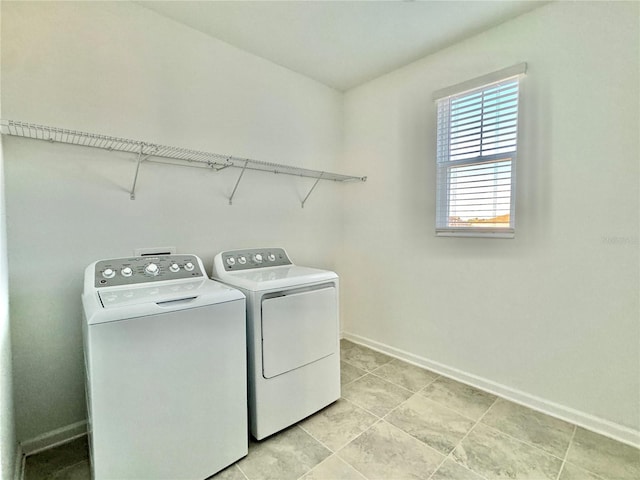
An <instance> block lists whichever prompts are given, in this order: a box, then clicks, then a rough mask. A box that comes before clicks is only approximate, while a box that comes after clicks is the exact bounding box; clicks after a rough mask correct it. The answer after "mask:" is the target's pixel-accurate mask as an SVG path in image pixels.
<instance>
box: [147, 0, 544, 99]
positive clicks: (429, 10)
mask: <svg viewBox="0 0 640 480" xmlns="http://www.w3.org/2000/svg"><path fill="white" fill-rule="evenodd" d="M137 3H139V4H140V5H142V6H144V7H146V8H148V9H150V10H153V11H155V12H157V13H159V14H161V15H164V16H165V17H168V18H171V19H173V20H176V21H178V22H180V23H182V24H184V25H187V26H189V27H192V28H194V29H196V30H199V31H200V32H202V33H205V34H206V35H209V36H211V37H214V38H217V39H219V40H222V41H224V42H226V43H229V44H231V45H234V46H235V47H238V48H240V49H242V50H245V51H247V52H250V53H253V54H255V55H258V56H260V57H263V58H265V59H267V60H270V61H272V62H274V63H277V64H278V65H281V66H283V67H286V68H288V69H290V70H293V71H295V72H298V73H300V74H302V75H305V76H307V77H310V78H313V79H315V80H317V81H319V82H321V83H324V84H326V85H328V86H330V87H333V88H335V89H338V90H342V91H344V90H348V89H350V88H352V87H355V86H357V85H360V84H362V83H364V82H366V81H368V80H371V79H373V78H376V77H378V76H380V75H383V74H385V73H387V72H390V71H392V70H395V69H397V68H399V67H401V66H403V65H406V64H408V63H411V62H413V61H415V60H418V59H419V58H421V57H424V56H426V55H429V54H431V53H434V52H436V51H438V50H441V49H443V48H445V47H447V46H449V45H452V44H454V43H456V42H458V41H460V40H463V39H465V38H468V37H470V36H472V35H475V34H477V33H479V32H481V31H483V30H486V29H488V28H490V27H493V26H495V25H498V24H500V23H502V22H505V21H506V20H509V19H511V18H514V17H516V16H518V15H522V14H523V13H526V12H528V11H530V10H533V9H534V8H537V7H539V6H541V5H544V4H545V3H548V2H545V1H511V0H502V1H451V0H450V1H433V0H432V1H302V0H300V1H140V2H137Z"/></svg>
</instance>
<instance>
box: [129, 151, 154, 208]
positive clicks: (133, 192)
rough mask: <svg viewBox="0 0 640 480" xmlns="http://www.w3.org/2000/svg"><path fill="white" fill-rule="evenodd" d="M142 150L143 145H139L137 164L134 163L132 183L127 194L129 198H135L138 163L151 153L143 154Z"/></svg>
mask: <svg viewBox="0 0 640 480" xmlns="http://www.w3.org/2000/svg"><path fill="white" fill-rule="evenodd" d="M143 150H144V145H140V152H139V153H138V164H137V165H136V174H135V176H134V177H133V185H132V186H131V193H130V195H129V198H130V199H131V200H135V199H136V183H138V172H139V171H140V164H141V163H142V162H144V161H145V160H146V159H147V158H149V157H150V156H151V154H148V155H144V156H143Z"/></svg>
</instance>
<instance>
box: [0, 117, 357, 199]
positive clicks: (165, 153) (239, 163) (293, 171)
mask: <svg viewBox="0 0 640 480" xmlns="http://www.w3.org/2000/svg"><path fill="white" fill-rule="evenodd" d="M0 130H1V132H2V134H3V135H12V136H16V137H24V138H32V139H36V140H44V141H49V142H59V143H67V144H71V145H80V146H84V147H93V148H100V149H103V150H110V151H118V152H129V153H134V154H136V155H137V156H138V161H137V164H136V173H135V177H134V182H133V186H132V189H131V194H130V195H131V199H132V200H133V199H134V198H135V185H136V182H137V178H138V173H139V168H140V164H141V163H142V162H143V161H145V160H147V159H149V158H151V157H155V158H166V159H171V160H174V161H178V162H184V163H170V164H171V165H179V166H180V165H190V164H191V166H194V165H193V164H198V165H202V166H205V167H208V168H211V169H214V170H216V171H219V170H222V169H224V168H228V167H233V168H240V169H242V172H241V174H240V177H239V178H238V181H237V182H236V185H235V188H234V190H233V193H232V195H231V198H230V199H229V204H231V201H232V200H233V195H234V194H235V191H236V189H237V188H238V183H240V179H241V178H242V173H244V171H245V170H256V171H261V172H270V173H277V174H283V175H293V176H298V177H309V178H315V179H316V184H314V186H313V187H312V189H311V190H312V191H313V188H315V186H316V185H317V182H318V181H319V180H333V181H335V182H364V181H366V180H367V177H357V176H353V175H341V174H338V173H329V172H323V171H319V170H311V169H307V168H300V167H292V166H289V165H282V164H279V163H270V162H263V161H260V160H252V159H249V158H239V157H234V156H231V155H221V154H218V153H211V152H202V151H198V150H192V149H189V148H182V147H171V146H167V145H159V144H156V143H150V142H143V141H141V140H131V139H127V138H120V137H111V136H108V135H101V134H96V133H88V132H81V131H78V130H68V129H65V128H58V127H50V126H46V125H37V124H33V123H26V122H21V121H17V120H1V121H0ZM149 161H152V160H149ZM158 163H167V162H158ZM309 194H311V192H309ZM309 194H308V195H307V197H306V198H305V199H304V201H303V206H304V202H305V201H306V200H307V198H308V197H309Z"/></svg>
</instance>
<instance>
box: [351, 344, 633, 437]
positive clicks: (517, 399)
mask: <svg viewBox="0 0 640 480" xmlns="http://www.w3.org/2000/svg"><path fill="white" fill-rule="evenodd" d="M341 333H342V338H345V339H346V340H349V341H352V342H354V343H358V344H360V345H364V346H366V347H369V348H371V349H372V350H377V351H379V352H382V353H385V354H387V355H389V356H392V357H395V358H398V359H399V360H403V361H405V362H408V363H412V364H414V365H417V366H419V367H422V368H426V369H427V370H431V371H433V372H435V373H437V374H439V375H443V376H445V377H448V378H451V379H453V380H456V381H459V382H462V383H465V384H467V385H471V386H473V387H476V388H479V389H480V390H484V391H486V392H489V393H492V394H494V395H496V396H498V397H501V398H504V399H506V400H509V401H512V402H514V403H518V404H520V405H523V406H525V407H529V408H531V409H533V410H537V411H538V412H541V413H544V414H547V415H550V416H552V417H555V418H559V419H560V420H564V421H566V422H569V423H573V424H575V425H578V426H580V427H584V428H586V429H587V430H591V431H593V432H596V433H599V434H601V435H605V436H607V437H609V438H613V439H614V440H617V441H619V442H622V443H625V444H627V445H631V446H633V447H636V448H640V431H637V430H633V429H631V428H629V427H625V426H623V425H618V424H616V423H613V422H610V421H609V420H605V419H602V418H599V417H596V416H594V415H590V414H588V413H585V412H581V411H579V410H575V409H573V408H570V407H566V406H564V405H561V404H558V403H555V402H552V401H550V400H546V399H544V398H540V397H537V396H535V395H531V394H530V393H527V392H523V391H521V390H517V389H515V388H511V387H509V386H507V385H503V384H500V383H496V382H494V381H492V380H489V379H486V378H483V377H479V376H477V375H473V374H470V373H467V372H464V371H462V370H458V369H457V368H453V367H450V366H448V365H444V364H442V363H439V362H435V361H433V360H429V359H428V358H424V357H420V356H418V355H414V354H412V353H409V352H406V351H404V350H400V349H398V348H395V347H391V346H389V345H386V344H384V343H380V342H377V341H375V340H371V339H369V338H366V337H362V336H360V335H355V334H352V333H348V332H341Z"/></svg>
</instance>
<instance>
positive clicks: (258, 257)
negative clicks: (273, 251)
mask: <svg viewBox="0 0 640 480" xmlns="http://www.w3.org/2000/svg"><path fill="white" fill-rule="evenodd" d="M253 261H254V262H256V263H262V255H261V254H259V253H256V254H255V255H254V256H253Z"/></svg>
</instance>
